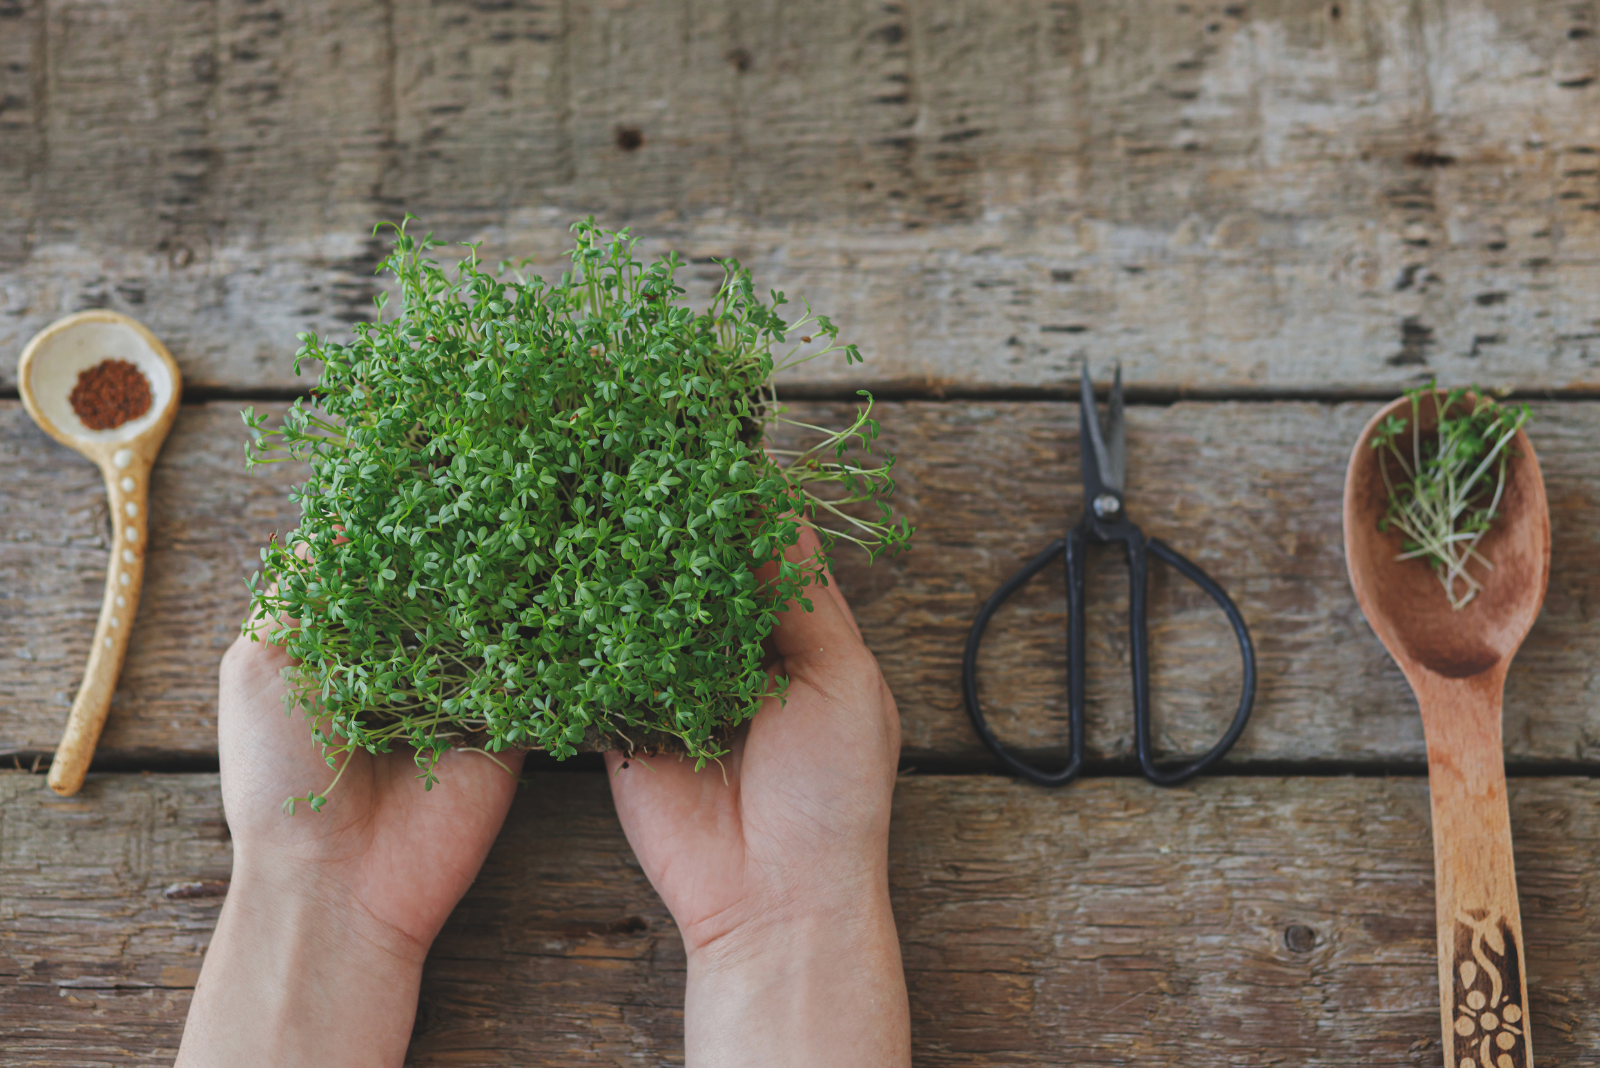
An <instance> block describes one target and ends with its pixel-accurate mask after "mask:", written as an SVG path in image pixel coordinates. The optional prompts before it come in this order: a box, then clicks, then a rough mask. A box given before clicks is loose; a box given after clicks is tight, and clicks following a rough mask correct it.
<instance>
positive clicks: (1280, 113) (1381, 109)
mask: <svg viewBox="0 0 1600 1068" xmlns="http://www.w3.org/2000/svg"><path fill="white" fill-rule="evenodd" d="M1595 19H1596V16H1595V12H1594V9H1593V7H1592V5H1591V4H1589V3H1587V2H1583V3H1574V2H1570V0H1462V2H1460V3H1451V4H1440V3H1418V2H1415V0H1340V2H1338V3H1330V2H1328V0H1269V2H1262V3H1252V4H1228V3H1221V2H1203V3H1192V2H1186V0H1182V2H1180V0H919V2H917V3H909V4H900V3H890V4H883V5H854V4H846V3H841V2H839V0H695V2H692V3H691V2H690V0H670V2H661V0H611V2H607V3H603V4H601V3H555V2H554V0H506V2H498V3H493V4H480V3H468V2H465V0H436V2H431V3H424V2H422V0H395V2H389V0H333V2H310V0H266V2H261V3H236V2H231V0H212V2H196V0H128V2H124V3H118V4H106V3H103V2H100V0H5V2H3V3H0V28H3V32H0V79H3V83H0V353H3V354H4V355H3V356H0V386H10V385H13V384H14V378H13V370H14V363H12V362H11V361H12V360H13V359H14V356H13V355H12V354H13V353H15V351H16V350H17V349H19V348H20V346H21V343H22V341H23V340H24V339H25V338H26V337H28V336H29V335H30V334H31V333H32V332H34V331H35V330H37V329H39V328H40V327H41V326H43V325H44V324H45V323H47V322H48V321H50V320H51V319H53V318H55V317H56V316H58V315H60V314H62V313H64V312H67V311H72V310H77V309H82V308H88V307H114V308H117V309H119V310H122V311H126V312H129V313H131V314H134V315H136V316H137V317H139V318H141V319H143V320H145V321H147V322H149V323H150V325H151V326H152V327H153V328H154V329H155V330H156V332H157V333H158V334H160V335H161V336H162V337H163V338H164V339H166V340H167V341H168V343H169V344H170V345H171V347H172V348H173V350H174V352H176V353H177V354H178V356H179V359H180V361H181V363H182V365H183V373H184V376H185V378H186V380H188V381H189V382H190V383H191V384H192V385H193V386H195V387H198V388H217V387H230V388H258V387H272V388H283V387H285V386H289V385H292V384H294V383H295V381H296V380H295V379H293V377H292V374H291V371H290V365H289V361H288V355H289V353H290V352H291V351H292V349H293V347H294V342H293V338H294V335H295V333H296V332H297V331H299V330H302V329H306V328H308V327H309V328H315V329H317V330H319V331H322V332H333V333H338V332H340V331H342V330H343V329H344V328H345V327H346V326H347V325H348V323H349V322H350V321H351V320H353V319H357V318H361V317H364V316H366V315H367V314H369V313H370V311H371V303H370V297H371V296H372V295H373V293H374V292H375V289H374V281H373V278H372V268H373V265H374V263H375V262H376V259H377V257H378V256H379V254H380V249H381V246H380V244H379V243H378V242H376V241H375V240H374V239H373V238H372V237H371V235H370V228H371V226H372V224H373V223H374V222H375V221H377V220H379V219H387V218H397V217H399V216H400V215H401V214H402V213H404V212H405V211H411V212H413V213H414V214H417V215H419V216H420V217H421V218H422V219H423V220H424V223H425V224H426V225H429V226H431V227H433V228H434V229H435V230H437V231H438V232H439V233H440V234H441V235H444V236H447V237H449V238H451V239H468V238H471V239H482V240H483V241H484V250H485V253H486V254H487V255H489V256H491V257H495V256H500V255H515V256H531V257H533V258H534V259H535V260H536V261H537V262H538V263H539V264H541V265H542V266H543V267H545V268H548V269H554V268H555V266H556V264H557V256H558V253H559V250H560V249H561V248H562V247H563V244H564V242H565V240H566V235H565V230H566V227H567V225H568V224H569V223H570V222H571V221H572V220H573V219H574V218H576V217H581V216H582V215H584V214H586V213H590V212H594V213H597V214H598V215H599V216H600V218H601V219H602V221H604V222H606V223H607V224H611V225H624V224H626V225H631V226H633V227H634V229H635V231H636V232H637V233H639V234H641V235H643V236H645V237H646V238H647V239H648V240H647V242H646V245H647V248H648V249H649V250H651V251H652V252H655V251H661V250H664V249H667V248H674V249H678V250H680V251H681V252H682V253H683V254H684V255H685V257H686V258H687V259H688V260H690V261H691V263H692V269H691V271H690V272H689V273H690V276H691V277H690V282H691V289H692V291H693V292H694V293H696V294H701V295H703V294H704V292H705V289H706V286H707V285H708V284H709V278H710V276H713V275H714V274H715V269H714V268H713V267H712V266H711V265H710V264H709V262H708V261H709V258H710V257H713V256H726V255H737V256H739V257H740V258H741V259H743V260H744V261H746V262H747V263H748V264H749V265H751V266H753V267H754V268H755V269H756V271H757V274H758V279H759V280H760V281H761V283H762V284H764V285H771V286H775V287H777V288H780V289H783V290H784V291H786V292H787V293H789V294H790V295H791V296H792V297H797V296H801V295H803V296H805V297H807V298H809V299H810V300H811V301H812V302H813V303H814V304H815V305H816V306H818V307H819V308H821V309H823V310H825V311H827V312H828V313H830V314H831V315H833V316H834V318H835V319H836V320H837V321H838V322H840V323H841V325H843V326H844V327H845V329H846V330H847V332H848V333H849V335H850V336H851V337H852V339H854V340H858V341H859V342H860V343H861V345H862V348H863V351H864V352H866V353H867V354H868V357H869V360H868V363H867V364H866V365H865V366H864V367H862V368H858V369H853V370H852V369H848V368H846V367H844V366H843V365H842V364H839V365H833V366H830V367H819V368H810V369H808V370H807V371H806V372H805V377H804V380H805V381H806V382H808V383H811V384H814V385H824V384H828V383H832V384H833V385H834V386H842V385H846V384H851V383H856V382H860V381H873V382H877V383H880V384H883V383H894V384H897V385H899V386H902V387H905V388H910V389H918V390H932V391H939V390H982V389H989V388H995V387H1001V388H1016V387H1047V388H1059V387H1064V386H1066V385H1068V384H1069V383H1070V378H1071V374H1072V372H1073V368H1074V364H1075V362H1076V360H1077V359H1078V358H1079V357H1080V356H1084V355H1087V356H1090V357H1092V358H1093V359H1095V360H1096V361H1100V362H1104V361H1107V360H1109V359H1111V358H1118V359H1121V360H1122V361H1123V362H1124V364H1125V365H1126V367H1127V370H1128V375H1129V380H1130V382H1132V383H1134V384H1136V385H1137V386H1138V387H1140V388H1143V389H1155V390H1208V391H1218V392H1228V393H1238V392H1239V391H1275V390H1289V391H1302V392H1303V391H1306V390H1312V389H1328V390H1342V391H1352V390H1360V391H1374V390H1380V389H1389V388H1391V387H1393V386H1395V385H1397V384H1399V383H1402V382H1409V381H1412V380H1415V379H1418V378H1422V377H1426V376H1427V375H1430V374H1435V373H1437V374H1439V375H1441V376H1443V377H1444V378H1445V379H1447V380H1449V381H1456V380H1467V379H1478V380H1482V381H1484V382H1489V383H1495V384H1501V383H1513V382H1514V383H1516V384H1518V385H1521V386H1524V387H1530V388H1531V387H1539V388H1553V389H1574V390H1581V391H1594V390H1596V389H1600V319H1597V318H1596V310H1595V307H1594V301H1593V296H1594V294H1595V293H1596V291H1597V289H1600V36H1597V35H1596V29H1597V28H1596V26H1595ZM863 376H865V377H863ZM301 381H302V382H303V381H304V380H301ZM796 381H799V379H796Z"/></svg>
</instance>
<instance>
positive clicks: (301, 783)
mask: <svg viewBox="0 0 1600 1068" xmlns="http://www.w3.org/2000/svg"><path fill="white" fill-rule="evenodd" d="M288 663H289V660H288V656H287V654H286V653H285V652H284V651H283V650H282V649H281V648H279V647H277V646H273V645H268V644H266V643H265V642H257V641H252V640H251V638H250V637H249V636H244V637H241V638H239V639H238V640H237V641H236V642H234V644H233V647H232V648H230V649H229V650H228V653H227V655H226V656H225V657H224V658H223V662H222V670H221V685H220V692H219V695H218V715H217V736H218V743H219V750H220V756H221V771H222V775H221V778H222V797H223V805H224V808H225V810H226V812H227V817H228V826H229V828H230V830H231V831H232V834H233V844H234V864H233V881H232V884H231V886H230V888H229V891H228V898H227V901H226V903H225V904H224V906H223V910H222V916H221V918H220V919H219V921H218V924H217V930H216V934H215V935H214V937H213V939H212V942H211V946H210V948H209V950H208V951H207V954H206V959H205V966H204V968H203V969H202V971H201V974H200V981H199V984H198V985H197V986H196V989H195V996H194V1001H193V1003H192V1004H191V1006H190V1010H189V1020H188V1024H187V1026H186V1028H185V1031H184V1039H183V1046H182V1048H181V1050H180V1051H179V1055H178V1064H179V1065H201V1064H206V1065H211V1064H256V1065H276V1064H285V1065H288V1064H296V1065H298V1064H311V1063H315V1064H339V1065H398V1064H401V1063H402V1062H403V1060H404V1058H405V1051H406V1047H407V1044H408V1043H409V1040H410V1035H411V1026H412V1020H413V1017H414V1016H415V1013H416V998H417V990H418V986H419V984H420V982H421V975H422V962H423V958H424V957H425V956H426V955H427V952H428V947H429V946H430V945H431V944H432V943H433V939H434V937H435V936H436V935H437V934H438V933H439V929H440V928H441V927H442V926H444V922H445V920H446V919H447V918H448V917H449V915H450V911H451V910H452V909H453V908H454V907H455V905H456V902H457V901H459V900H460V899H461V896H462V895H463V894H464V893H466V890H467V888H468V887H469V886H470V885H471V884H472V881H473V879H474V878H475V877H476V876H477V873H478V869H479V868H480V867H481V866H482V864H483V860H484V857H485V856H486V855H487V854H488V852H489V847H490V845H491V844H492V843H493V842H494V839H495V835H496V834H497V833H498V832H499V830H500V825H501V823H502V822H503V821H504V820H505V816H506V812H507V810H508V809H509V808H510V806H511V800H512V797H513V795H514V794H515V791H516V773H517V772H518V771H519V770H520V768H521V766H522V754H521V753H520V752H516V753H513V752H507V753H502V754H497V759H498V760H499V761H500V762H501V763H502V764H504V765H505V768H502V767H499V766H496V764H495V763H494V762H493V761H491V760H489V759H487V758H486V757H485V756H484V755H482V754H480V753H470V752H455V751H452V752H449V753H447V754H445V756H444V758H443V759H442V760H441V761H440V762H439V765H438V769H437V773H438V776H439V780H440V781H439V783H438V784H437V785H435V786H434V788H433V789H432V790H431V791H426V792H425V791H424V790H423V787H422V783H421V781H420V780H419V779H418V778H417V770H418V769H417V768H416V766H415V764H414V763H413V761H412V758H411V752H410V750H409V748H407V747H397V748H396V751H395V752H392V753H384V754H377V755H373V754H369V753H367V752H364V751H361V750H357V751H355V752H354V753H352V754H351V755H350V757H349V759H350V765H349V767H348V768H346V769H345V771H344V774H343V776H342V777H341V778H340V780H339V784H338V787H337V788H336V789H335V790H334V791H333V793H332V795H331V796H330V797H329V798H328V802H327V804H325V805H324V806H323V807H322V810H321V811H320V812H312V811H311V810H310V807H309V806H308V805H305V804H304V803H302V804H300V805H299V806H297V814H296V815H294V816H287V815H284V814H283V812H282V811H281V808H280V806H281V804H282V802H283V800H284V799H285V798H287V797H290V796H293V795H296V794H305V793H306V792H307V791H308V790H310V789H321V788H323V787H324V786H325V785H326V783H327V782H328V780H329V779H331V778H332V777H333V771H332V770H331V769H330V768H329V767H328V765H327V764H326V762H325V761H324V760H323V757H322V754H321V751H320V749H319V748H318V747H317V746H316V745H315V744H313V742H312V740H311V732H310V728H309V726H308V725H307V723H306V722H305V719H304V717H303V716H302V715H301V714H300V713H299V712H298V711H296V712H295V713H294V714H293V715H286V714H285V711H284V707H283V694H284V682H283V680H282V678H281V677H280V674H279V672H280V670H281V669H282V668H283V667H284V666H286V665H287V664H288ZM507 768H508V769H509V770H510V774H508V773H507V770H506V769H507Z"/></svg>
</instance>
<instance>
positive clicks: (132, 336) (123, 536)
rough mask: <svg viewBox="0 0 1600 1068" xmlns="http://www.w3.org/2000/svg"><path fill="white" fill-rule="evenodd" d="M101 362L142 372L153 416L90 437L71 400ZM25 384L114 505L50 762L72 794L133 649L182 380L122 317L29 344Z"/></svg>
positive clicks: (155, 344)
mask: <svg viewBox="0 0 1600 1068" xmlns="http://www.w3.org/2000/svg"><path fill="white" fill-rule="evenodd" d="M102 360H126V361H128V362H129V363H131V364H133V365H134V366H136V367H137V368H139V370H140V371H142V372H143V373H144V377H145V379H146V380H147V381H148V382H149V383H150V410H149V411H147V412H146V413H145V414H144V415H141V416H140V417H139V418H137V419H132V420H129V421H128V422H126V423H124V424H122V425H121V426H119V427H116V428H114V429H112V430H91V429H89V428H88V427H87V426H85V425H84V424H83V421H82V420H81V419H79V418H78V416H77V413H76V412H74V411H73V410H72V404H71V403H70V402H69V401H68V399H67V398H68V397H69V396H70V395H71V393H72V387H73V386H75V385H76V384H77V382H78V373H79V372H80V371H83V370H86V369H88V368H90V367H93V366H95V365H96V364H98V363H100V362H101V361H102ZM17 385H18V389H19V391H20V392H21V394H22V403H23V404H24V405H25V406H26V407H27V409H28V414H29V415H31V416H33V421H34V422H36V423H38V424H39V426H40V428H42V429H43V430H44V432H45V433H46V434H49V435H50V436H51V437H53V438H55V439H56V440H57V441H59V442H61V444H63V445H65V446H67V447H68V448H69V449H76V450H77V451H78V452H81V453H82V454H83V455H84V456H86V457H88V458H89V459H90V460H93V461H94V462H95V464H97V465H98V466H99V468H100V471H101V473H102V474H104V475H105V479H106V496H107V497H108V498H109V500H110V504H111V526H112V543H111V563H110V565H109V566H108V567H107V568H106V594H105V599H104V600H103V601H102V602H101V605H100V621H99V622H98V623H96V624H95V628H94V644H93V645H91V646H90V647H89V666H88V668H87V669H86V670H85V672H84V676H83V685H82V686H80V687H79V688H78V696H77V699H76V700H74V701H73V702H72V712H71V714H70V715H69V716H68V717H67V729H66V731H65V732H64V733H63V734H62V736H61V744H60V745H59V746H57V747H56V755H55V760H54V761H52V762H51V764H50V780H49V781H50V788H51V789H53V790H54V791H55V792H56V793H58V794H61V795H63V796H67V795H70V794H75V793H77V792H78V788H79V787H80V786H82V785H83V777H84V775H85V774H86V773H87V772H88V770H89V761H90V760H91V759H93V757H94V747H95V743H96V742H98V741H99V740H100V728H101V727H103V726H104V725H105V721H106V711H107V710H108V709H109V708H110V707H111V694H112V691H113V690H115V689H116V685H117V675H118V673H119V672H120V671H121V670H122V658H123V656H124V654H126V653H127V651H128V634H129V632H130V631H132V629H133V617H134V612H135V611H136V610H137V609H138V607H139V590H140V588H141V587H142V586H143V584H144V556H145V550H146V548H147V547H148V545H149V538H148V536H147V532H148V531H149V516H150V507H149V504H150V469H151V467H153V466H154V465H155V460H156V453H157V452H159V451H160V449H161V442H162V441H163V440H164V439H165V438H166V436H167V431H168V430H169V429H171V427H172V420H173V418H174V417H175V416H176V415H177V414H178V394H179V392H180V391H181V390H182V388H183V383H182V379H181V378H180V377H179V375H178V365H177V364H176V363H174V362H173V360H172V356H171V354H169V353H168V352H167V349H166V346H164V345H162V344H161V342H160V341H157V340H156V337H155V335H154V334H152V333H150V331H149V330H146V329H145V328H144V326H142V325H141V324H139V323H137V322H135V321H134V320H132V319H129V318H128V317H127V316H125V315H118V314H117V313H116V312H109V311H88V312H81V313H79V314H78V315H69V316H68V317H67V318H65V319H62V320H60V321H58V322H56V323H53V324H51V325H50V326H48V327H46V328H45V329H44V330H42V331H41V332H40V333H39V334H37V335H36V336H35V337H34V339H33V340H32V341H30V342H28V347H27V348H26V349H24V350H23V351H22V361H21V362H20V363H19V364H18V366H17Z"/></svg>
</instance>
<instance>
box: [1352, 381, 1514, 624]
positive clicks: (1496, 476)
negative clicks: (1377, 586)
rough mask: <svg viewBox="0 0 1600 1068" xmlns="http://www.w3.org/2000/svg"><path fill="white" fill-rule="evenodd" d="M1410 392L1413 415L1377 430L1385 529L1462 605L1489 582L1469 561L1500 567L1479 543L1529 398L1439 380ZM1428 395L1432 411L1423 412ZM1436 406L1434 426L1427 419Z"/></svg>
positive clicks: (1497, 497)
mask: <svg viewBox="0 0 1600 1068" xmlns="http://www.w3.org/2000/svg"><path fill="white" fill-rule="evenodd" d="M1406 397H1407V398H1409V399H1410V401H1411V418H1410V419H1406V418H1403V417H1401V416H1399V415H1391V416H1389V417H1388V418H1386V419H1384V420H1383V422H1382V423H1380V424H1379V425H1378V427H1377V429H1376V431H1374V433H1373V435H1372V440H1371V444H1372V447H1373V448H1374V449H1377V450H1379V452H1380V454H1381V458H1382V460H1383V462H1382V463H1380V464H1379V469H1380V470H1381V471H1382V472H1383V481H1384V485H1385V486H1386V487H1387V489H1388V492H1389V498H1388V509H1387V511H1385V512H1384V514H1383V517H1382V518H1380V519H1379V520H1378V529H1379V530H1382V531H1387V530H1389V529H1391V528H1393V529H1397V530H1399V531H1400V532H1401V533H1402V534H1403V535H1405V541H1404V542H1403V543H1402V547H1401V552H1400V554H1399V556H1397V557H1396V559H1399V560H1413V559H1423V560H1426V561H1428V563H1429V564H1430V565H1431V566H1432V567H1433V570H1434V572H1435V573H1436V574H1437V575H1438V576H1439V582H1440V583H1441V584H1442V585H1443V586H1444V592H1445V596H1446V597H1448V598H1449V599H1450V606H1451V607H1452V608H1455V609H1457V610H1459V609H1461V608H1463V607H1464V606H1465V605H1466V604H1467V603H1468V602H1470V601H1471V600H1472V599H1473V598H1474V597H1476V596H1477V594H1478V591H1479V590H1481V589H1482V588H1483V584H1482V583H1481V582H1480V581H1478V579H1476V578H1475V577H1473V575H1472V573H1471V572H1470V571H1469V570H1468V567H1467V565H1468V564H1469V563H1471V562H1473V561H1476V562H1477V563H1478V564H1479V565H1480V566H1482V567H1484V568H1488V569H1493V567H1494V564H1493V563H1491V562H1490V561H1489V560H1487V559H1485V558H1484V556H1483V555H1482V554H1481V553H1479V552H1478V551H1477V547H1478V542H1479V541H1481V540H1482V539H1483V536H1484V534H1485V533H1486V532H1487V531H1488V529H1489V525H1490V524H1491V523H1492V522H1494V519H1495V517H1496V515H1497V514H1498V513H1497V511H1496V509H1498V508H1499V506H1500V498H1501V495H1502V494H1503V493H1504V492H1505V486H1506V460H1507V459H1508V458H1509V455H1510V453H1509V450H1508V447H1507V446H1508V443H1509V442H1510V441H1511V439H1512V438H1513V437H1515V436H1516V433H1517V431H1518V430H1519V429H1521V428H1522V426H1523V424H1525V423H1526V422H1527V421H1528V417H1529V413H1528V406H1527V405H1525V404H1524V405H1519V406H1517V407H1514V408H1507V407H1505V406H1503V405H1501V404H1499V403H1498V402H1496V401H1495V400H1494V399H1493V398H1492V397H1490V396H1488V395H1487V394H1486V393H1485V392H1483V391H1482V390H1478V389H1453V390H1450V391H1449V392H1447V393H1442V394H1441V393H1440V392H1439V391H1437V390H1436V389H1435V388H1434V385H1433V383H1431V382H1430V383H1429V384H1428V385H1426V386H1423V387H1420V388H1418V389H1412V390H1407V391H1406ZM1424 400H1428V401H1429V403H1430V405H1431V406H1432V407H1433V412H1432V413H1428V414H1425V413H1424V412H1423V401H1424ZM1430 414H1431V416H1432V421H1433V425H1432V426H1431V427H1430V426H1428V425H1425V423H1426V422H1428V420H1429V416H1430ZM1408 430H1409V433H1408V432H1407V431H1408Z"/></svg>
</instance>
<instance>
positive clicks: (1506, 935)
mask: <svg viewBox="0 0 1600 1068" xmlns="http://www.w3.org/2000/svg"><path fill="white" fill-rule="evenodd" d="M1512 919H1513V920H1514V919H1515V917H1512ZM1520 933H1521V932H1520V931H1518V930H1516V929H1515V926H1514V924H1513V923H1512V922H1509V921H1508V920H1507V918H1506V917H1505V916H1503V915H1500V914H1498V913H1492V912H1490V910H1488V909H1473V910H1470V911H1464V912H1461V913H1460V914H1458V915H1457V917H1456V924H1455V947H1454V949H1455V954H1454V957H1455V967H1454V969H1453V972H1454V976H1453V979H1454V982H1453V983H1452V984H1451V985H1452V986H1453V988H1454V990H1453V994H1454V999H1455V1011H1456V1018H1455V1022H1454V1024H1453V1025H1452V1029H1453V1031H1454V1032H1455V1035H1454V1048H1453V1050H1452V1052H1451V1056H1450V1058H1449V1061H1448V1063H1450V1064H1453V1065H1455V1066H1456V1068H1532V1060H1531V1057H1530V1055H1529V1054H1530V1051H1529V1048H1528V1016H1527V1005H1526V1002H1527V990H1526V987H1525V986H1524V984H1523V982H1522V945H1521V942H1522V940H1521V938H1520V937H1519V935H1520Z"/></svg>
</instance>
